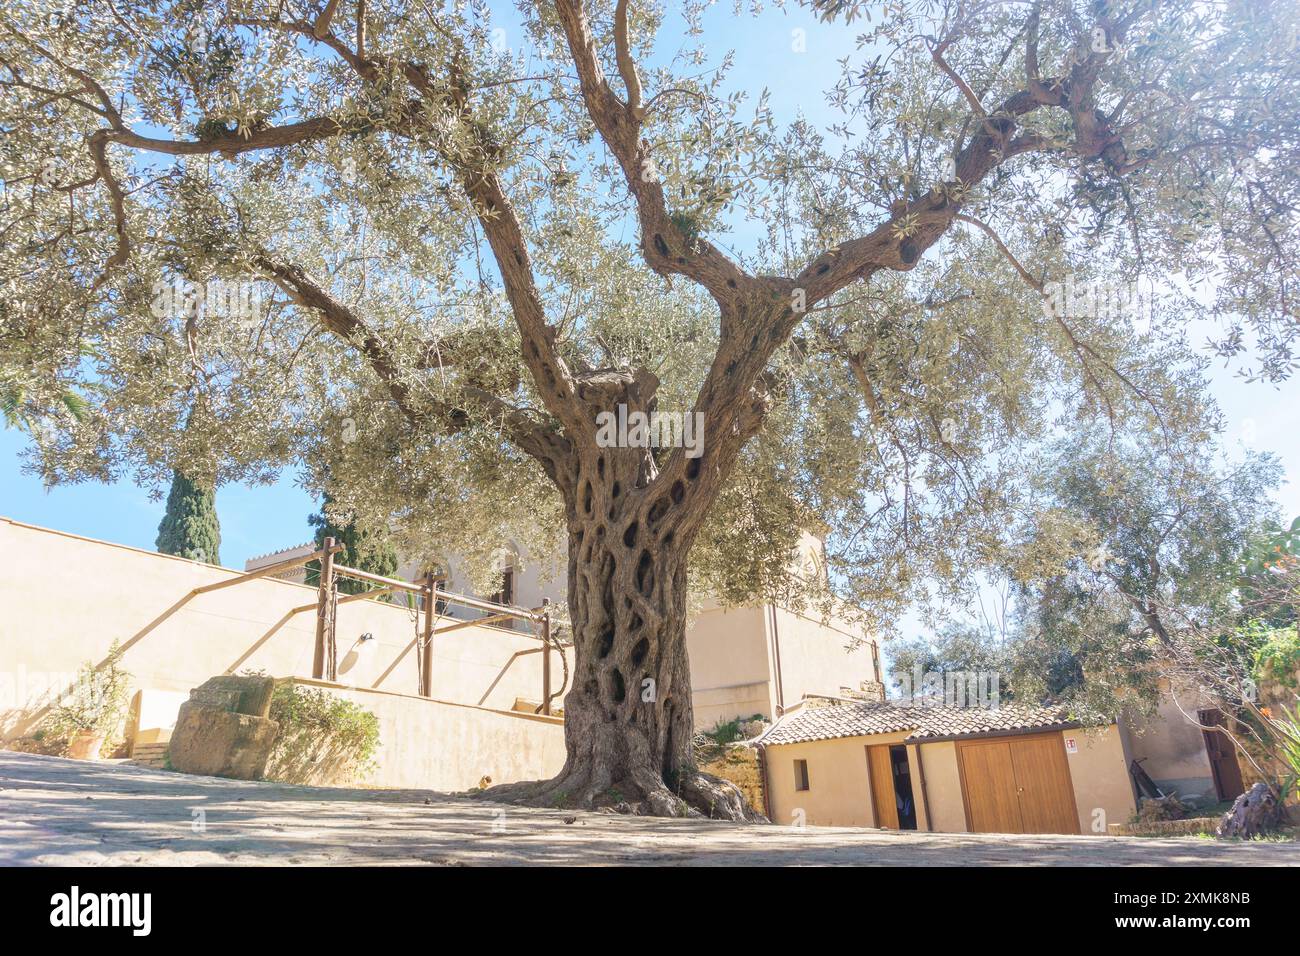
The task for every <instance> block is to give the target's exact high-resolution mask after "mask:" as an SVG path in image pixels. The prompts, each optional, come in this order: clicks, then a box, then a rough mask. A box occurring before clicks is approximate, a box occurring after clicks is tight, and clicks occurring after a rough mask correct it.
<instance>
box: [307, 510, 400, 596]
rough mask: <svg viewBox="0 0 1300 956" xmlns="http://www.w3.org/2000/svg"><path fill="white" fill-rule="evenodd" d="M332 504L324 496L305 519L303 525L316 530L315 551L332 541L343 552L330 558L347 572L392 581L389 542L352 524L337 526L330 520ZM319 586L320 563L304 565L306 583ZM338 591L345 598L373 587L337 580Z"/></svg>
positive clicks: (394, 557)
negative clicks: (355, 570) (339, 545)
mask: <svg viewBox="0 0 1300 956" xmlns="http://www.w3.org/2000/svg"><path fill="white" fill-rule="evenodd" d="M332 504H333V502H332V500H331V499H330V496H329V495H328V494H327V495H326V496H325V503H324V504H323V505H322V506H321V510H320V511H319V512H317V513H316V514H314V515H311V516H309V517H308V518H307V523H308V524H310V525H311V526H312V527H313V528H315V529H316V547H318V548H319V547H320V546H321V545H322V544H323V543H324V542H325V539H326V538H333V539H334V540H335V542H336V543H338V544H341V545H343V550H342V551H340V552H338V553H337V554H336V555H335V556H334V559H335V560H336V561H338V562H339V563H340V564H343V565H346V566H347V567H349V568H356V569H357V570H358V571H369V572H370V573H371V574H382V575H383V576H384V577H392V576H393V575H394V574H396V573H397V563H398V562H397V550H396V549H395V548H394V547H393V545H392V543H391V542H390V541H389V539H388V536H387V535H384V534H380V533H378V532H375V531H371V530H369V529H365V528H359V527H357V525H356V523H355V522H353V521H348V522H347V523H345V524H339V523H337V521H336V518H337V516H334V517H331V505H332ZM319 582H320V562H319V561H312V562H311V563H310V564H308V565H307V583H308V584H318V583H319ZM338 587H339V590H340V591H342V592H344V593H346V594H359V593H361V592H362V591H370V590H373V588H374V586H373V585H370V584H367V583H366V582H365V581H357V580H354V579H352V578H339V579H338Z"/></svg>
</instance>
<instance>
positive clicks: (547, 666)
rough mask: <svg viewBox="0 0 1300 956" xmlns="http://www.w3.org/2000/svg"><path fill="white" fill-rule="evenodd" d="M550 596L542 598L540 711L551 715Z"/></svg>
mask: <svg viewBox="0 0 1300 956" xmlns="http://www.w3.org/2000/svg"><path fill="white" fill-rule="evenodd" d="M550 603H551V599H550V598H542V713H543V714H545V715H546V716H547V717H549V716H550V715H551V611H550V608H549V607H548V605H549V604H550Z"/></svg>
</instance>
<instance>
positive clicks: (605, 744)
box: [487, 373, 762, 820]
mask: <svg viewBox="0 0 1300 956" xmlns="http://www.w3.org/2000/svg"><path fill="white" fill-rule="evenodd" d="M655 384H656V383H653V382H651V381H646V380H644V379H643V378H642V376H640V375H628V374H626V373H603V374H602V375H601V376H599V377H596V378H592V377H588V378H586V379H585V380H584V382H583V386H582V388H581V389H580V392H581V394H582V397H583V400H584V401H587V402H591V403H592V406H593V408H615V407H617V404H619V403H622V404H627V405H629V406H630V407H631V408H633V409H643V410H652V409H653V408H654V399H653V397H652V396H653V389H654V386H655ZM601 393H605V394H604V395H602V394H601ZM708 450H716V449H706V454H705V456H704V457H703V458H695V459H689V460H687V462H686V465H685V467H683V468H680V469H679V468H676V467H670V468H668V469H666V470H665V471H664V473H663V474H660V473H659V472H658V468H657V465H656V462H655V458H654V455H653V454H652V452H651V451H650V450H649V449H642V448H601V447H598V446H595V445H584V447H582V448H581V449H578V450H576V454H575V459H576V460H575V462H574V464H575V467H574V470H573V471H572V472H570V473H569V474H570V475H571V476H572V477H571V479H570V480H562V481H560V482H558V484H559V485H560V489H561V492H562V493H563V495H564V499H565V506H566V513H567V524H568V601H569V616H570V619H571V620H572V622H573V635H572V636H573V649H574V673H573V683H572V687H571V689H570V690H569V693H568V694H567V695H566V697H565V699H564V734H565V747H566V754H567V755H566V760H565V764H564V768H563V769H562V770H561V771H560V773H559V775H558V776H557V777H555V779H553V780H550V781H546V782H544V783H540V784H524V785H506V786H503V787H496V788H493V789H492V790H490V791H487V795H488V796H489V797H490V798H496V799H504V800H508V801H514V802H521V803H527V804H532V805H543V806H562V807H582V808H599V807H605V806H609V807H618V808H619V809H625V810H631V811H632V812H636V813H642V814H646V815H654V816H694V815H701V816H707V817H711V818H715V819H730V820H746V819H748V820H761V819H762V816H761V815H760V814H758V813H757V812H756V811H755V810H753V808H751V807H750V806H749V804H748V803H747V801H746V800H745V799H744V796H743V795H742V794H741V792H740V790H739V789H738V788H737V787H735V786H734V785H732V784H730V783H728V782H727V781H724V780H720V779H718V778H716V777H712V776H709V775H707V774H701V773H700V772H699V771H698V769H697V768H696V765H695V756H694V745H693V736H694V710H693V707H692V703H691V676H690V663H689V661H688V659H687V653H686V617H687V557H688V555H689V552H690V546H691V543H692V541H693V539H694V536H695V533H696V531H697V530H698V527H699V524H700V522H701V521H702V519H703V516H704V515H705V514H706V513H707V511H708V507H709V504H710V503H711V502H712V499H713V497H715V495H716V491H715V490H714V488H715V486H716V484H717V483H718V482H717V480H716V477H715V476H713V475H709V476H707V477H706V475H705V467H706V464H705V463H706V462H707V461H708V460H709V455H708V453H707V451H708ZM677 454H680V450H679V451H678V452H677ZM677 460H679V459H674V461H677ZM710 464H713V465H715V466H716V463H710ZM622 804H626V807H622V806H620V805H622Z"/></svg>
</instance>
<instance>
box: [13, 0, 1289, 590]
mask: <svg viewBox="0 0 1300 956" xmlns="http://www.w3.org/2000/svg"><path fill="white" fill-rule="evenodd" d="M730 11H731V5H730V4H720V5H715V7H714V8H713V9H712V10H711V11H710V12H709V14H708V15H707V17H706V36H716V37H719V38H721V39H720V40H719V42H718V43H717V49H716V51H715V50H714V49H712V45H711V47H710V50H709V52H710V55H711V56H720V55H721V54H723V53H724V52H726V50H727V49H730V50H732V51H734V61H735V69H734V71H733V73H732V83H733V84H734V86H735V87H736V88H738V89H745V90H749V91H751V92H754V93H756V92H757V91H758V90H759V89H761V88H762V87H764V86H766V87H767V88H768V89H769V91H770V94H771V107H772V110H773V112H774V114H775V116H776V119H777V121H778V123H781V124H785V123H788V122H790V121H791V120H793V119H794V118H795V117H796V116H797V115H798V114H799V113H800V112H803V113H804V114H805V115H807V116H808V117H809V118H810V119H813V120H814V121H818V120H823V121H824V120H826V119H828V118H829V116H830V113H829V111H828V110H827V108H826V106H825V103H824V100H823V95H822V91H824V90H826V89H829V88H830V87H832V86H833V85H834V83H835V81H836V80H837V79H838V76H839V65H838V63H837V60H838V59H839V58H841V57H844V56H847V55H850V54H851V53H853V51H854V49H855V48H856V39H855V37H854V33H853V31H852V30H849V29H845V28H844V27H826V26H824V25H820V24H818V23H817V22H816V21H815V19H814V18H813V17H812V16H810V15H809V14H808V13H807V11H805V10H802V9H799V10H794V11H791V12H789V13H785V12H782V11H779V10H776V9H770V10H768V11H766V12H765V13H764V14H763V15H762V16H760V17H757V18H752V19H751V18H746V17H741V18H739V19H736V18H733V17H732V15H731V12H730ZM675 29H676V30H680V27H679V26H678V25H677V24H676V23H674V22H673V21H670V22H669V24H668V25H667V26H666V27H665V33H664V36H665V38H667V37H668V36H670V34H671V31H673V30H675ZM799 29H802V30H803V31H805V32H804V35H803V37H802V40H803V43H804V51H803V52H797V51H796V50H795V48H794V47H795V46H796V44H795V43H794V42H793V41H794V39H796V37H795V36H794V35H793V33H792V31H794V30H799ZM518 33H519V31H517V30H510V29H507V38H506V39H507V43H510V42H512V41H513V40H514V39H515V37H517V36H518ZM511 34H514V36H511ZM723 44H725V47H724V45H723ZM676 48H677V44H676V43H675V42H670V41H668V40H667V39H665V42H664V45H663V47H662V48H661V52H662V53H671V52H672V51H673V50H675V49H676ZM1234 371H1235V370H1234V369H1233V368H1231V367H1229V368H1226V369H1225V368H1223V367H1221V363H1220V366H1216V367H1215V368H1214V369H1213V370H1212V374H1211V381H1212V385H1213V393H1214V395H1215V397H1216V398H1217V400H1218V401H1219V404H1220V406H1221V407H1222V409H1223V411H1224V416H1225V421H1226V431H1225V435H1224V438H1225V444H1226V446H1227V449H1228V451H1229V453H1234V452H1239V451H1240V449H1241V448H1242V447H1243V446H1244V445H1249V446H1250V447H1253V448H1254V449H1256V450H1260V451H1270V452H1273V453H1275V454H1277V455H1278V456H1279V458H1280V459H1281V461H1282V464H1283V466H1284V468H1285V470H1286V474H1287V477H1288V479H1290V483H1289V484H1288V485H1286V486H1285V487H1284V488H1283V489H1282V490H1281V492H1280V493H1279V495H1278V501H1279V504H1280V505H1281V507H1282V511H1283V513H1284V515H1285V516H1286V517H1291V516H1295V515H1300V441H1297V436H1298V435H1300V382H1297V381H1295V380H1293V381H1290V382H1287V383H1285V384H1284V385H1283V386H1282V387H1280V388H1275V387H1273V386H1269V385H1265V384H1249V385H1248V384H1246V383H1244V382H1242V381H1241V380H1239V379H1237V378H1236V377H1235V376H1234ZM25 444H26V439H25V437H24V436H23V435H22V434H21V433H19V432H16V431H12V430H10V431H0V515H4V516H6V517H10V518H15V519H17V520H20V521H26V522H30V523H32V524H37V525H42V526H45V527H50V528H56V529H59V530H62V531H70V532H75V533H77V534H82V535H86V536H89V537H92V538H101V539H105V540H109V541H116V542H121V543H123V544H128V545H133V546H136V547H141V548H152V547H153V545H154V539H155V537H156V535H157V529H158V522H159V521H160V520H161V518H162V513H163V502H162V501H161V500H159V501H152V500H150V498H149V490H148V489H141V488H138V487H136V486H135V485H133V484H131V483H130V482H118V483H116V484H112V485H101V484H83V485H78V486H73V487H59V488H54V489H51V490H48V491H47V490H46V489H44V488H42V486H41V483H40V481H39V480H38V479H36V478H34V477H32V476H30V475H23V474H21V473H20V461H19V453H20V451H21V450H22V448H23V447H25ZM294 479H295V476H294V474H292V473H288V474H285V475H283V476H282V477H281V480H280V481H279V482H278V483H276V484H274V485H271V486H264V487H255V488H250V487H244V486H228V487H225V488H222V489H220V490H219V491H218V493H217V509H218V513H219V516H220V519H221V534H222V547H221V558H222V563H223V564H225V565H226V566H228V567H236V568H238V567H242V566H243V564H244V561H245V560H246V559H247V558H249V557H252V556H255V555H258V554H263V553H266V552H269V551H275V550H278V549H280V548H284V547H289V546H291V545H294V544H298V543H301V542H302V541H305V540H308V539H309V538H310V537H311V530H310V529H309V527H308V525H307V516H308V514H310V513H311V512H313V511H314V510H316V507H317V504H316V502H314V501H313V500H312V499H311V498H310V497H309V496H308V495H307V494H305V493H304V492H303V491H302V490H301V489H300V488H298V487H297V486H296V483H295V480H294ZM161 490H162V491H163V492H164V493H165V491H166V489H165V488H164V489H161ZM10 558H11V559H12V558H13V556H10Z"/></svg>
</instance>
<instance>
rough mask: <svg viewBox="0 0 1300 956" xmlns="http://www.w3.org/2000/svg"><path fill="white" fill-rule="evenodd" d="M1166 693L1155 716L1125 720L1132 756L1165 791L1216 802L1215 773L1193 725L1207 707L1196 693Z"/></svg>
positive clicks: (1167, 691) (1198, 731)
mask: <svg viewBox="0 0 1300 956" xmlns="http://www.w3.org/2000/svg"><path fill="white" fill-rule="evenodd" d="M1163 691H1164V692H1163V693H1162V695H1161V698H1160V705H1159V707H1158V709H1157V711H1156V713H1155V715H1153V716H1150V717H1129V718H1128V719H1127V720H1126V721H1125V724H1126V727H1127V731H1128V746H1129V749H1130V751H1131V753H1132V757H1133V759H1136V760H1142V769H1143V770H1145V771H1146V772H1147V775H1148V776H1150V777H1151V779H1152V780H1154V781H1155V783H1156V786H1158V787H1160V788H1162V789H1163V790H1165V791H1166V792H1167V791H1169V790H1176V791H1177V792H1178V795H1179V796H1182V797H1188V796H1205V797H1207V798H1208V799H1210V800H1211V801H1213V800H1215V799H1216V791H1215V788H1214V772H1213V770H1212V769H1211V768H1210V758H1209V756H1208V755H1207V754H1206V752H1205V736H1204V734H1203V732H1202V731H1201V728H1200V727H1199V726H1197V725H1196V724H1194V723H1193V722H1192V721H1193V720H1195V719H1196V711H1197V709H1198V707H1200V706H1204V705H1203V704H1201V703H1198V700H1197V697H1196V695H1195V694H1193V693H1179V694H1177V695H1176V697H1175V695H1173V694H1172V693H1170V691H1169V690H1168V688H1167V687H1166V688H1164V689H1163ZM1189 716H1190V718H1191V719H1190V720H1189V719H1188V718H1189ZM1116 822H1123V821H1116Z"/></svg>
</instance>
